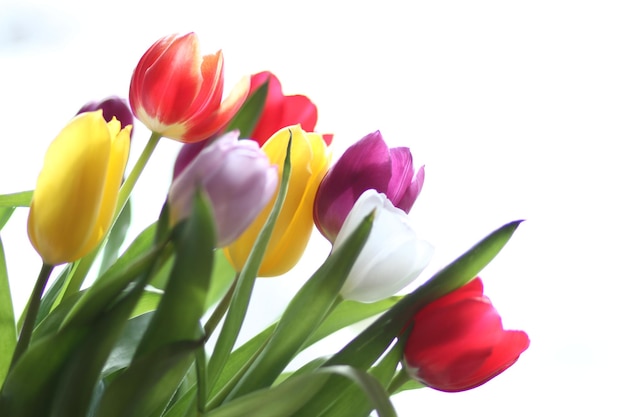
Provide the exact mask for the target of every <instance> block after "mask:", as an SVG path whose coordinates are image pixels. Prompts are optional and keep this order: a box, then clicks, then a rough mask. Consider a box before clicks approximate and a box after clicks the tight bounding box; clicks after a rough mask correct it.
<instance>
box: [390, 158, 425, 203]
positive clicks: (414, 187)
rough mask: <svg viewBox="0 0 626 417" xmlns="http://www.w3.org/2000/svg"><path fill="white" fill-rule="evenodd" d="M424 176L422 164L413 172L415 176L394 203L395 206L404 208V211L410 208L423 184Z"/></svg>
mask: <svg viewBox="0 0 626 417" xmlns="http://www.w3.org/2000/svg"><path fill="white" fill-rule="evenodd" d="M424 176H425V174H424V166H423V165H422V167H421V168H420V169H419V170H418V171H417V174H415V178H414V179H413V181H412V182H411V184H410V185H409V188H407V189H406V190H405V191H404V195H403V196H401V197H400V200H399V201H398V202H397V203H396V207H398V208H399V209H401V210H404V211H405V212H406V213H408V212H409V211H410V210H411V207H413V204H414V203H415V200H417V196H418V195H419V194H420V192H421V191H422V187H423V186H424Z"/></svg>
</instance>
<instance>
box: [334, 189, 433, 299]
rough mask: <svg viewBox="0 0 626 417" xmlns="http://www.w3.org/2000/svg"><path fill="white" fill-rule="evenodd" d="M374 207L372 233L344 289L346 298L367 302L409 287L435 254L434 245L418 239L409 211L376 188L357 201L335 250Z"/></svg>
mask: <svg viewBox="0 0 626 417" xmlns="http://www.w3.org/2000/svg"><path fill="white" fill-rule="evenodd" d="M373 210H375V213H374V223H373V225H372V230H371V232H370V235H369V237H368V239H367V242H365V246H364V247H363V249H361V253H360V254H359V256H358V257H357V259H356V261H355V263H354V265H353V266H352V269H351V270H350V273H349V274H348V277H347V279H346V282H345V284H344V286H343V288H342V289H341V295H342V297H343V298H345V299H348V300H356V301H360V302H364V303H368V302H374V301H378V300H382V299H383V298H386V297H390V296H392V295H394V294H396V293H397V292H398V291H400V290H401V289H402V288H404V287H406V286H407V285H408V284H409V283H411V282H412V281H413V280H414V279H415V278H417V276H418V275H419V274H420V273H421V272H422V271H423V270H424V268H426V266H427V265H428V263H429V262H430V259H431V258H432V254H433V247H432V246H431V245H430V244H429V243H428V242H426V241H424V240H421V239H418V238H417V233H416V232H415V230H414V229H413V228H412V227H411V225H410V223H409V221H408V216H407V214H406V213H405V212H404V211H402V210H399V209H398V208H396V207H394V206H393V204H391V202H390V201H389V199H388V198H387V197H385V195H384V194H382V193H377V192H376V191H375V190H367V191H365V192H364V193H363V194H362V195H361V197H360V198H359V199H358V200H357V201H356V203H355V204H354V207H353V208H352V210H351V211H350V213H349V214H348V216H347V217H346V221H345V222H344V224H343V227H342V228H341V230H340V231H339V234H338V235H337V240H335V243H334V245H333V251H334V250H335V249H336V248H338V247H340V246H341V245H342V244H343V242H344V241H345V240H346V239H347V238H348V236H350V234H351V233H352V232H353V231H354V230H355V229H356V228H357V227H358V225H359V224H360V223H361V221H362V220H363V219H364V218H365V216H367V215H368V214H369V213H371V212H372V211H373Z"/></svg>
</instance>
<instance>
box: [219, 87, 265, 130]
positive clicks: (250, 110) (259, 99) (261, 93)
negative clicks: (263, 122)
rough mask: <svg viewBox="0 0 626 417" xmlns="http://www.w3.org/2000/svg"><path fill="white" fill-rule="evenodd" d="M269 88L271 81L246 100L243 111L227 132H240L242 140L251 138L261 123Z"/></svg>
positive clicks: (235, 118)
mask: <svg viewBox="0 0 626 417" xmlns="http://www.w3.org/2000/svg"><path fill="white" fill-rule="evenodd" d="M268 88H269V81H266V82H264V83H263V84H262V85H261V86H260V87H259V88H258V89H257V90H255V91H254V93H252V94H251V95H250V97H248V98H247V99H246V101H245V102H244V103H243V106H241V109H239V111H238V112H237V114H236V115H235V117H233V118H232V120H231V121H230V123H229V124H228V127H227V128H226V131H231V130H239V136H240V137H241V138H249V137H250V135H251V134H252V132H253V131H254V128H255V127H256V124H257V122H258V121H259V117H261V113H263V107H264V106H265V99H266V98H267V91H268Z"/></svg>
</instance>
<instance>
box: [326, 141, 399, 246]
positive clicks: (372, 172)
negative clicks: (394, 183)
mask: <svg viewBox="0 0 626 417" xmlns="http://www.w3.org/2000/svg"><path fill="white" fill-rule="evenodd" d="M390 177H391V159H390V157H389V148H388V147H387V145H386V144H385V142H384V140H383V138H382V136H381V134H380V132H379V131H376V132H373V133H370V134H369V135H367V136H365V137H364V138H362V139H361V140H359V141H358V142H356V143H355V144H354V145H352V146H350V147H349V148H348V149H347V150H346V151H345V152H344V154H343V155H342V156H341V158H340V159H339V160H338V161H337V163H336V164H335V165H334V166H333V167H332V168H331V169H330V170H329V172H328V174H327V175H326V177H325V178H324V179H323V180H322V183H321V184H320V187H319V190H318V193H317V196H316V202H315V218H316V224H317V225H318V228H319V229H320V231H321V232H322V233H323V234H324V235H325V236H326V237H327V238H328V239H329V240H331V241H333V240H334V238H335V236H336V235H337V233H338V232H339V229H341V226H342V224H343V222H344V220H345V218H346V216H347V215H348V212H349V211H350V210H351V209H352V206H353V205H354V202H355V201H356V200H357V199H358V198H359V196H360V195H361V194H363V192H364V191H365V190H368V189H375V190H377V191H379V192H383V193H384V192H386V191H387V184H388V183H389V179H390Z"/></svg>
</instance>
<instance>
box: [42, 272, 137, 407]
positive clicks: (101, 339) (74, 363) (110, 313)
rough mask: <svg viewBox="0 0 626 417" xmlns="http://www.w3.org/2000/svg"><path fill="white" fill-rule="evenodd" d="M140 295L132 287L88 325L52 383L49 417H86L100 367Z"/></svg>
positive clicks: (135, 288) (98, 377)
mask: <svg viewBox="0 0 626 417" xmlns="http://www.w3.org/2000/svg"><path fill="white" fill-rule="evenodd" d="M140 281H144V282H145V280H140ZM141 293H142V286H141V285H137V286H135V287H134V288H132V289H131V290H130V291H128V292H126V293H125V294H124V296H122V297H121V298H120V299H119V300H117V301H116V302H115V303H114V305H113V306H111V307H110V308H108V309H107V310H106V312H105V313H104V314H100V315H99V316H97V317H96V318H95V320H94V321H93V322H92V323H90V324H89V326H88V329H89V330H88V333H87V334H86V337H85V338H84V340H82V341H81V342H80V343H79V345H78V346H77V347H76V348H75V349H74V351H73V353H72V355H71V360H68V362H67V363H66V364H65V366H64V367H63V370H62V372H61V374H60V375H59V377H58V378H56V379H55V381H54V382H55V383H54V385H55V390H56V394H55V396H54V401H53V403H52V407H51V408H50V416H51V417H82V416H84V415H86V413H87V410H89V406H90V404H91V402H92V394H93V391H94V389H95V387H96V385H97V384H98V381H99V380H100V374H101V371H102V367H103V366H104V364H105V362H106V361H107V358H108V357H109V355H110V353H111V350H112V349H113V346H114V345H115V344H116V342H117V340H118V337H119V336H120V334H121V333H122V329H123V328H124V326H125V324H126V321H127V319H128V317H129V315H130V313H131V312H132V311H133V309H134V308H135V305H136V304H137V301H138V300H139V297H140V296H141ZM86 327H87V326H86Z"/></svg>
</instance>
